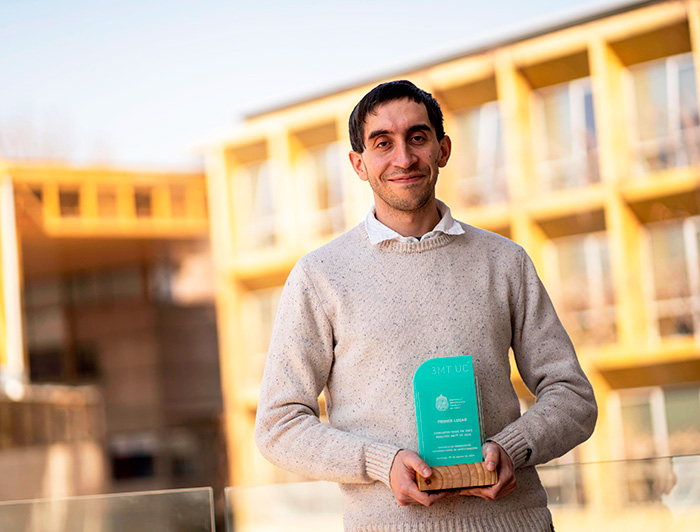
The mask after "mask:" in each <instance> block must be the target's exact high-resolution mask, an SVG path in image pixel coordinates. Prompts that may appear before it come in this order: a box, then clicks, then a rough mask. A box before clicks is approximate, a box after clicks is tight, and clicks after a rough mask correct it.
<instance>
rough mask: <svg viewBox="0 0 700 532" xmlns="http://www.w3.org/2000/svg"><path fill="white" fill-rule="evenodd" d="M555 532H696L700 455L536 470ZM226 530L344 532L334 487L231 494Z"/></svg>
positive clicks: (299, 486)
mask: <svg viewBox="0 0 700 532" xmlns="http://www.w3.org/2000/svg"><path fill="white" fill-rule="evenodd" d="M538 470H539V473H540V478H541V479H542V483H543V484H544V486H545V489H546V490H547V494H548V497H549V508H550V510H551V512H552V516H553V519H554V525H555V528H556V530H557V532H584V531H585V532H590V531H591V530H595V531H596V532H613V531H614V532H621V531H626V530H630V531H634V532H659V531H665V530H673V531H674V532H691V531H692V532H697V530H700V526H699V524H700V456H697V455H691V456H675V457H670V458H653V459H645V460H624V461H614V462H600V463H587V464H579V463H576V464H566V465H547V466H541V467H539V468H538ZM225 500H226V532H233V531H234V530H235V532H274V531H281V530H284V531H292V532H297V531H314V530H323V531H324V532H326V531H328V532H341V531H342V530H343V525H342V514H343V507H344V504H343V499H342V496H341V493H340V490H339V489H338V487H337V486H336V485H335V484H332V483H327V482H306V483H293V484H277V485H268V486H259V487H247V488H243V487H239V488H226V490H225Z"/></svg>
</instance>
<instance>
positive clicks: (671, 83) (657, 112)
mask: <svg viewBox="0 0 700 532" xmlns="http://www.w3.org/2000/svg"><path fill="white" fill-rule="evenodd" d="M630 77H631V83H632V95H633V98H634V108H633V118H634V122H635V123H634V124H633V125H634V127H633V128H632V134H633V139H632V143H633V149H634V157H635V160H634V163H635V173H636V174H638V175H646V174H650V173H654V172H658V171H661V170H665V169H667V168H674V167H683V166H689V165H694V164H700V117H699V116H698V98H697V92H696V84H695V68H694V66H693V57H692V55H691V54H683V55H677V56H672V57H668V58H665V59H661V60H657V61H650V62H648V63H643V64H641V65H636V66H634V67H631V68H630Z"/></svg>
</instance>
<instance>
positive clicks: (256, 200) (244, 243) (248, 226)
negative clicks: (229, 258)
mask: <svg viewBox="0 0 700 532" xmlns="http://www.w3.org/2000/svg"><path fill="white" fill-rule="evenodd" d="M271 166H272V165H271V163H270V162H269V161H256V162H253V163H248V164H245V165H242V166H239V167H237V168H236V170H235V172H234V181H235V182H236V183H235V184H234V186H233V187H232V188H233V190H234V198H233V199H234V205H235V207H236V212H237V214H236V219H238V220H241V221H242V223H240V225H239V226H238V228H239V231H238V240H239V242H240V244H241V247H242V248H243V249H246V250H261V249H266V248H270V247H273V246H275V244H276V243H277V227H276V225H277V200H276V194H275V182H276V181H275V176H274V173H273V171H272V168H271Z"/></svg>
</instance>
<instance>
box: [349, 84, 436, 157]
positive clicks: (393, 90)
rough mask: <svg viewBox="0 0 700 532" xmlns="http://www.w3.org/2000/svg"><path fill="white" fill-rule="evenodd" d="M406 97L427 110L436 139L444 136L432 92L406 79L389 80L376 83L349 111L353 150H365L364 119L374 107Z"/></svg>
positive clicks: (360, 151)
mask: <svg viewBox="0 0 700 532" xmlns="http://www.w3.org/2000/svg"><path fill="white" fill-rule="evenodd" d="M403 98H408V99H410V100H413V101H414V102H416V103H422V104H423V105H425V108H426V109H427V111H428V118H429V119H430V125H432V126H433V129H435V134H436V135H437V140H438V141H440V140H442V138H443V137H444V136H445V128H444V126H443V122H442V110H441V109H440V104H439V103H437V100H436V99H435V98H433V96H432V94H430V93H429V92H425V91H424V90H422V89H419V88H418V87H416V86H415V85H414V84H413V83H411V82H410V81H408V80H405V79H401V80H397V81H389V82H387V83H382V84H381V85H377V86H376V87H374V88H373V89H372V90H371V91H369V92H368V93H367V94H365V96H364V97H363V98H362V99H361V100H360V102H359V103H358V104H357V105H356V106H355V109H353V111H352V113H350V121H349V124H348V127H349V129H350V144H351V145H352V149H353V151H356V152H357V153H362V152H363V151H365V139H364V134H365V119H366V118H367V115H368V114H370V113H372V112H373V111H374V109H375V108H376V107H377V106H379V105H381V104H383V103H386V102H390V101H393V100H401V99H403Z"/></svg>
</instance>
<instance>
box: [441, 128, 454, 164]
mask: <svg viewBox="0 0 700 532" xmlns="http://www.w3.org/2000/svg"><path fill="white" fill-rule="evenodd" d="M451 153H452V139H450V137H448V136H447V135H445V136H444V137H442V140H441V141H440V156H439V158H438V167H439V168H443V167H444V166H445V165H446V164H447V161H448V160H449V159H450V154H451Z"/></svg>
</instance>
